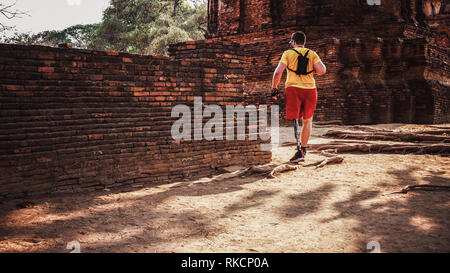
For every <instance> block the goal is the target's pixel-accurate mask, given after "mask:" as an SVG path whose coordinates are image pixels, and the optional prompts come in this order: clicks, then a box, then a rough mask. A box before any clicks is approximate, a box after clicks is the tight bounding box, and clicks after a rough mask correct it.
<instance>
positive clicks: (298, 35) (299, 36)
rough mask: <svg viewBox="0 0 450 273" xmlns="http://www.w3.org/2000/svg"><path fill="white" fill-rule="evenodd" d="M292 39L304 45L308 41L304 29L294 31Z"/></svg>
mask: <svg viewBox="0 0 450 273" xmlns="http://www.w3.org/2000/svg"><path fill="white" fill-rule="evenodd" d="M291 40H293V41H294V42H295V43H296V44H298V45H304V44H305V42H306V35H305V33H303V31H297V32H294V33H293V34H292V36H291Z"/></svg>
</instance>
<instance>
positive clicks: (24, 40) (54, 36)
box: [2, 24, 99, 48]
mask: <svg viewBox="0 0 450 273" xmlns="http://www.w3.org/2000/svg"><path fill="white" fill-rule="evenodd" d="M98 26H99V24H90V25H75V26H71V27H68V28H66V29H64V30H61V31H56V30H50V31H43V32H39V33H38V34H30V33H17V32H16V33H14V35H12V36H10V37H3V38H2V42H5V43H12V44H23V45H32V44H34V45H45V46H57V45H58V44H61V43H72V46H73V47H77V48H89V46H90V44H91V40H92V38H93V34H94V32H95V31H96V29H97V28H98Z"/></svg>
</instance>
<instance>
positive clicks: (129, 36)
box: [92, 0, 206, 54]
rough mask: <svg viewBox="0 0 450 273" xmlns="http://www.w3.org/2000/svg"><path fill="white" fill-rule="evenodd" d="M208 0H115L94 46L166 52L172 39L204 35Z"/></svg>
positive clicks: (113, 49)
mask: <svg viewBox="0 0 450 273" xmlns="http://www.w3.org/2000/svg"><path fill="white" fill-rule="evenodd" d="M205 29H206V0H195V1H192V0H191V1H183V0H163V1H161V0H131V1H120V0H112V1H111V5H110V7H108V8H107V9H106V10H105V11H104V13H103V21H102V23H101V24H100V26H99V28H98V31H97V32H96V33H95V34H94V37H93V40H92V42H93V43H92V48H96V49H101V50H111V51H125V52H130V53H139V54H167V49H168V45H169V44H171V43H178V42H184V41H188V40H200V39H204V33H205Z"/></svg>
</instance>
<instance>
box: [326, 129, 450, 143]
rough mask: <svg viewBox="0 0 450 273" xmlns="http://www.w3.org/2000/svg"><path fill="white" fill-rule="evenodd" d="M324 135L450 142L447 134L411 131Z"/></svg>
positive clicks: (330, 132)
mask: <svg viewBox="0 0 450 273" xmlns="http://www.w3.org/2000/svg"><path fill="white" fill-rule="evenodd" d="M324 137H331V138H346V139H362V140H391V141H407V142H413V141H433V142H443V143H449V142H450V137H449V136H445V135H426V134H411V133H394V132H373V133H371V134H367V133H355V132H344V131H333V130H330V131H328V132H327V133H326V134H325V135H324Z"/></svg>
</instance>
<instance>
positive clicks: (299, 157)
mask: <svg viewBox="0 0 450 273" xmlns="http://www.w3.org/2000/svg"><path fill="white" fill-rule="evenodd" d="M303 161H305V157H304V156H303V151H301V150H300V151H297V153H295V155H294V156H293V157H292V158H291V160H289V162H292V163H298V162H303Z"/></svg>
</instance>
